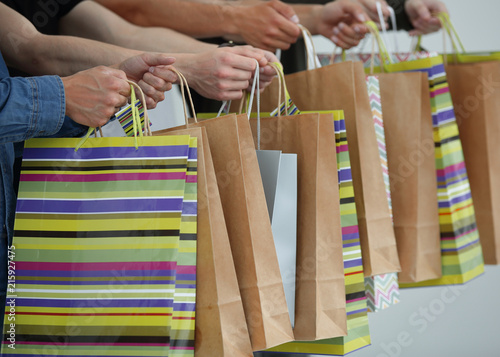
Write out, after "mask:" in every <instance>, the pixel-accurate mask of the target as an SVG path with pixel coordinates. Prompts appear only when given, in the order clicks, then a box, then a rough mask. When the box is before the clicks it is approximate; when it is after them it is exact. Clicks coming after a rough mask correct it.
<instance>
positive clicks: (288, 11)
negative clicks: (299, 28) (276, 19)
mask: <svg viewBox="0 0 500 357" xmlns="http://www.w3.org/2000/svg"><path fill="white" fill-rule="evenodd" d="M269 5H270V6H271V7H272V8H273V9H274V10H276V11H277V12H279V13H280V14H281V15H283V16H284V17H285V18H287V19H289V20H290V21H292V22H294V23H296V24H298V23H299V17H298V16H297V14H296V13H295V10H294V9H293V8H292V7H291V6H290V5H287V4H285V3H284V2H281V1H278V0H272V1H270V2H269Z"/></svg>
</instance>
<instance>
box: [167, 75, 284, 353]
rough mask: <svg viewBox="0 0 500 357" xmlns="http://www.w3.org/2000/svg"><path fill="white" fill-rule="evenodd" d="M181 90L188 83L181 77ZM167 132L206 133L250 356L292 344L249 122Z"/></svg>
mask: <svg viewBox="0 0 500 357" xmlns="http://www.w3.org/2000/svg"><path fill="white" fill-rule="evenodd" d="M175 72H176V73H177V76H178V77H179V78H180V79H181V86H183V87H184V86H185V87H186V91H187V93H188V95H189V99H191V97H190V92H189V87H187V81H185V78H184V77H183V75H182V74H181V73H178V72H177V71H175ZM191 109H192V114H193V116H194V123H193V124H189V123H188V120H187V109H186V105H185V107H184V110H185V115H186V125H185V126H181V127H177V128H171V129H168V130H177V129H181V128H185V127H186V126H187V127H189V128H192V127H203V128H205V129H206V133H207V137H208V143H209V146H210V151H211V156H212V161H213V166H214V171H215V175H216V179H217V186H218V189H219V194H220V198H221V203H222V209H223V212H224V219H225V221H226V228H227V232H228V236H229V242H230V246H231V252H232V254H233V259H234V264H235V269H236V276H237V278H238V284H239V288H240V294H241V299H242V302H243V309H244V311H245V318H246V321H247V327H248V331H249V333H250V340H251V343H252V348H253V350H254V351H258V350H262V349H266V348H270V347H272V346H277V345H279V344H282V343H285V342H289V341H292V340H293V339H294V337H293V330H292V325H291V322H290V315H289V313H288V307H287V304H286V299H285V292H284V289H283V282H282V279H281V274H280V270H279V264H278V258H277V255H276V249H275V246H274V240H273V235H272V229H271V221H270V219H269V213H268V211H267V203H266V198H265V194H264V188H263V186H262V179H261V175H260V170H259V164H258V161H257V154H256V151H255V148H254V143H253V137H252V131H251V129H250V124H249V122H248V117H247V115H246V114H244V115H234V114H231V115H226V116H223V117H217V118H213V119H207V120H204V121H202V122H197V120H196V114H195V109H194V107H193V103H192V101H191Z"/></svg>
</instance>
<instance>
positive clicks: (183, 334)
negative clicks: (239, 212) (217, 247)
mask: <svg viewBox="0 0 500 357" xmlns="http://www.w3.org/2000/svg"><path fill="white" fill-rule="evenodd" d="M197 156H198V140H197V138H196V137H191V139H190V142H189V152H188V161H187V171H186V186H185V190H184V197H183V204H182V215H181V226H180V236H179V246H178V253H177V254H178V255H177V265H176V275H175V291H174V301H173V313H172V323H171V330H170V353H169V357H173V356H176V357H190V356H194V343H195V326H194V322H195V317H196V316H195V314H196V243H197V212H198V210H197V195H198V184H197V183H198V180H197Z"/></svg>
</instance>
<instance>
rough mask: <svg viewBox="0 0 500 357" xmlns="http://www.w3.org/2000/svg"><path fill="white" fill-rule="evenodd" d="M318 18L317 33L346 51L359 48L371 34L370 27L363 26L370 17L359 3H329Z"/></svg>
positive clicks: (340, 0) (343, 1)
mask: <svg viewBox="0 0 500 357" xmlns="http://www.w3.org/2000/svg"><path fill="white" fill-rule="evenodd" d="M317 17H318V19H319V21H318V22H317V29H316V32H317V33H319V34H321V35H323V36H325V37H326V38H329V39H330V40H331V41H332V42H333V43H335V44H336V45H337V46H340V47H342V48H345V49H348V48H351V47H354V46H357V45H358V44H359V42H360V41H361V40H362V39H363V38H364V36H365V34H367V33H368V32H369V30H368V27H367V26H366V25H364V24H363V23H364V22H365V21H368V15H367V14H366V13H365V11H364V9H363V7H362V6H361V5H360V4H359V3H357V2H353V1H350V0H337V1H332V2H329V3H328V4H326V5H325V6H324V7H323V8H322V9H321V13H320V14H318V15H317Z"/></svg>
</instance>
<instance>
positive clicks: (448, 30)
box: [414, 12, 465, 64]
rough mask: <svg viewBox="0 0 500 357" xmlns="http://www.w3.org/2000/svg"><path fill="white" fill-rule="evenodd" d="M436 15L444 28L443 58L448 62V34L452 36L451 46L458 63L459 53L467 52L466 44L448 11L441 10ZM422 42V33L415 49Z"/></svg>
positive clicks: (416, 48) (418, 47) (419, 46)
mask: <svg viewBox="0 0 500 357" xmlns="http://www.w3.org/2000/svg"><path fill="white" fill-rule="evenodd" d="M435 16H436V17H437V18H438V20H439V22H440V23H441V27H442V28H443V52H444V53H443V60H444V62H445V64H446V63H447V55H446V34H448V37H449V38H450V41H451V46H452V48H453V56H454V58H455V63H457V62H458V55H459V54H465V47H464V44H463V42H462V40H461V39H460V36H459V35H458V32H457V30H456V29H455V26H454V25H453V23H452V22H451V19H450V15H449V14H448V13H447V12H439V13H437V14H435ZM421 44H422V35H419V36H418V40H417V44H416V46H415V49H414V51H416V50H418V49H421Z"/></svg>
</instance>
